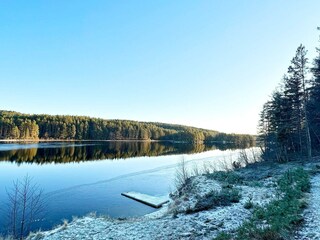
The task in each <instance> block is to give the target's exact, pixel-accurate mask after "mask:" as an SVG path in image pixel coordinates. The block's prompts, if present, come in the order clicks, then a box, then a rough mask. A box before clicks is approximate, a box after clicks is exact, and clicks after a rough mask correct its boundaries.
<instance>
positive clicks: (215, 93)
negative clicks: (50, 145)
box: [0, 0, 320, 133]
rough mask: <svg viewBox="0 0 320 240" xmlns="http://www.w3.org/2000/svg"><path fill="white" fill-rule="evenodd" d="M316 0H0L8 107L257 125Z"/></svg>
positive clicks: (219, 126)
mask: <svg viewBox="0 0 320 240" xmlns="http://www.w3.org/2000/svg"><path fill="white" fill-rule="evenodd" d="M319 9H320V1H319V0H314V1H312V0H306V1H301V0H299V1H295V0H290V1H285V0H268V1H257V0H252V1H249V0H243V1H237V0H234V1H231V0H230V1H220V0H219V1H218V0H217V1H213V0H208V1H201V0H199V1H194V0H177V1H172V0H155V1H149V0H144V1H140V0H132V1H131V0H126V1H124V0H119V1H105V0H101V1H96V0H90V1H87V0H86V1H84V0H83V1H81V0H68V1H66V0H46V1H43V0H41V1H40V0H39V1H36V0H30V1H17V0H16V1H14V0H2V1H0V109H3V110H14V111H19V112H23V113H47V114H71V115H88V116H93V117H101V118H107V119H131V120H140V121H157V122H168V123H178V124H185V125H191V126H196V127H203V128H208V129H214V130H218V131H224V132H229V133H230V132H236V133H256V126H257V122H258V119H259V112H260V110H261V107H262V105H263V103H264V102H265V101H267V99H268V97H269V96H270V94H271V93H272V91H273V90H274V89H275V87H276V86H277V84H278V83H279V81H280V80H281V78H282V76H283V74H284V73H285V72H286V70H287V67H288V65H289V63H290V60H291V58H292V57H293V56H294V54H295V50H296V48H297V47H298V45H299V44H300V43H302V44H304V45H305V46H306V48H307V49H308V50H309V54H308V57H309V58H310V59H312V58H313V57H314V56H315V47H316V46H318V45H319V43H318V39H319V34H320V32H318V31H317V30H316V27H317V26H320V22H319V19H320V18H319V17H320V14H319Z"/></svg>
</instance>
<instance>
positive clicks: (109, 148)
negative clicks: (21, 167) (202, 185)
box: [0, 142, 235, 164]
mask: <svg viewBox="0 0 320 240" xmlns="http://www.w3.org/2000/svg"><path fill="white" fill-rule="evenodd" d="M234 148H235V147H233V146H232V145H230V144H229V145H226V144H220V145H217V144H215V145H205V144H186V143H179V144H177V143H171V142H103V143H95V144H89V145H80V146H63V145H62V146H61V147H53V148H29V149H16V150H9V151H1V152H0V161H11V162H16V163H24V162H28V163H37V164H46V163H68V162H81V161H90V160H101V159H119V158H130V157H139V156H161V155H170V154H190V153H199V152H204V151H209V150H214V149H220V150H226V149H234Z"/></svg>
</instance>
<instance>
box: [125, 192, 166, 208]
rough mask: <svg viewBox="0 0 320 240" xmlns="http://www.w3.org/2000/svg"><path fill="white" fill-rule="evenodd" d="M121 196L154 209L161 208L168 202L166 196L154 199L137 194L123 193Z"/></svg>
mask: <svg viewBox="0 0 320 240" xmlns="http://www.w3.org/2000/svg"><path fill="white" fill-rule="evenodd" d="M121 195H122V196H125V197H127V198H131V199H133V200H135V201H138V202H141V203H143V204H146V205H148V206H150V207H154V208H160V207H162V205H163V204H165V203H167V202H169V198H168V197H166V196H165V197H155V196H150V195H147V194H143V193H137V192H124V193H121Z"/></svg>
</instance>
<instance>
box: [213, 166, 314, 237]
mask: <svg viewBox="0 0 320 240" xmlns="http://www.w3.org/2000/svg"><path fill="white" fill-rule="evenodd" d="M309 190H310V177H309V173H308V172H307V171H305V170H303V169H302V168H296V169H294V170H288V171H287V172H286V173H285V174H283V175H282V176H281V177H280V178H279V179H278V181H277V194H278V196H277V199H276V200H274V201H272V202H271V203H269V204H268V205H267V206H266V207H260V206H252V207H253V214H252V217H251V218H250V219H249V220H248V221H246V222H245V223H244V224H243V225H242V226H241V227H240V228H238V229H237V231H236V232H235V234H233V235H231V234H226V233H221V234H220V235H219V236H218V237H216V238H215V239H216V240H229V239H237V240H252V239H257V240H260V239H261V240H263V239H274V240H277V239H288V238H289V237H290V235H291V233H292V231H293V230H294V229H295V228H296V227H297V226H299V224H300V223H301V222H302V221H303V218H302V215H301V213H302V211H303V209H304V208H305V207H306V206H307V205H306V202H305V201H304V195H305V193H306V192H308V191H309Z"/></svg>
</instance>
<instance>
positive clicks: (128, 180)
mask: <svg viewBox="0 0 320 240" xmlns="http://www.w3.org/2000/svg"><path fill="white" fill-rule="evenodd" d="M228 149H229V150H228ZM230 149H232V146H226V145H220V146H205V145H190V144H181V143H180V144H173V143H157V142H56V143H34V144H17V143H10V144H9V143H7V144H4V143H2V144H0V213H1V215H0V226H3V225H4V224H5V222H6V217H5V203H6V201H7V194H6V189H8V188H10V187H11V185H12V182H13V181H14V180H16V179H21V178H23V177H24V176H26V175H27V174H28V175H29V176H31V177H32V178H33V182H34V183H38V184H39V185H40V186H41V188H43V190H44V193H45V201H46V212H45V215H46V218H45V219H43V220H42V221H41V222H39V226H41V228H42V229H50V228H52V227H53V226H54V225H57V224H60V223H61V220H62V219H69V220H70V219H72V216H83V215H86V214H88V213H91V212H96V213H97V214H103V215H109V216H111V217H132V216H141V215H144V214H147V213H151V212H153V211H155V209H153V208H151V207H148V206H146V205H143V204H141V203H138V202H135V201H133V200H130V199H128V198H125V197H123V196H121V195H120V194H121V192H125V191H137V192H141V193H146V194H150V195H154V196H163V195H168V194H169V192H170V191H172V190H173V189H174V175H175V170H176V169H177V165H178V164H179V163H180V162H181V160H182V158H184V159H185V161H186V162H187V163H188V166H189V167H194V166H195V165H196V164H197V165H198V166H200V167H201V166H203V165H208V164H210V165H215V166H217V167H219V166H218V165H219V163H221V162H225V161H229V162H231V159H232V158H235V157H236V153H237V150H236V149H233V150H230ZM2 230H3V229H2Z"/></svg>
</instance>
